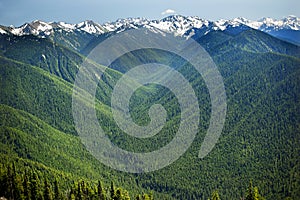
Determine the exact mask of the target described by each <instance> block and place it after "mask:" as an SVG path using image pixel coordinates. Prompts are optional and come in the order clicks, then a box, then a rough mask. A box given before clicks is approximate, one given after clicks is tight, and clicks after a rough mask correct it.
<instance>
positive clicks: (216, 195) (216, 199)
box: [211, 190, 220, 200]
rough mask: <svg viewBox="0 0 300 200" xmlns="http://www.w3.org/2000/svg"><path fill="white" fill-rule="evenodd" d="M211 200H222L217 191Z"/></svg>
mask: <svg viewBox="0 0 300 200" xmlns="http://www.w3.org/2000/svg"><path fill="white" fill-rule="evenodd" d="M211 200H220V196H219V193H218V191H217V190H215V191H214V192H213V193H212V197H211Z"/></svg>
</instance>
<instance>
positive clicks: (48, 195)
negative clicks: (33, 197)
mask: <svg viewBox="0 0 300 200" xmlns="http://www.w3.org/2000/svg"><path fill="white" fill-rule="evenodd" d="M52 199H53V198H52V191H51V186H50V184H49V182H48V180H47V179H45V181H44V200H52Z"/></svg>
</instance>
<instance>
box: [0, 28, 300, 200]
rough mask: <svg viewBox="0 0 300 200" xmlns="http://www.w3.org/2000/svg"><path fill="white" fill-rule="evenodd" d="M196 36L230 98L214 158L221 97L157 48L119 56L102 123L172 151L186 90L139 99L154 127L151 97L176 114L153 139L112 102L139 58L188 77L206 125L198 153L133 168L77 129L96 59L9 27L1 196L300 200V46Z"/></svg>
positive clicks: (3, 62) (128, 144) (3, 57)
mask: <svg viewBox="0 0 300 200" xmlns="http://www.w3.org/2000/svg"><path fill="white" fill-rule="evenodd" d="M61 37H63V36H61ZM68 39H70V38H68ZM75 39H76V37H75ZM102 40H103V38H93V40H91V41H90V43H87V42H82V43H81V44H82V45H86V48H83V47H82V46H80V48H81V49H85V50H84V54H85V55H86V54H87V52H89V51H90V49H91V48H92V47H94V46H96V44H98V43H99V42H100V41H102ZM196 40H197V42H199V43H200V44H201V45H202V46H203V47H204V48H205V49H206V50H207V51H208V53H209V54H210V55H211V56H212V58H213V60H214V62H215V63H216V65H217V67H218V70H219V71H220V73H221V75H222V77H223V79H224V84H225V90H226V95H227V116H226V121H225V126H224V129H223V132H222V135H221V137H220V138H219V141H218V143H217V144H216V146H215V147H214V149H213V151H211V153H210V154H209V155H208V156H206V157H205V158H203V159H199V158H198V151H199V148H200V146H201V143H202V141H203V138H204V136H205V134H206V131H207V128H208V125H209V118H210V112H211V109H210V106H211V102H210V98H209V93H208V89H207V87H206V86H205V83H204V81H203V79H202V77H201V75H200V74H199V73H197V71H196V70H195V69H193V67H192V66H191V65H190V64H188V63H185V61H184V60H183V59H182V58H181V57H179V56H176V55H173V54H170V53H169V52H165V51H162V50H157V49H146V50H145V49H144V50H137V51H134V52H130V53H128V54H125V55H123V56H121V57H120V58H119V59H118V60H116V61H115V62H113V63H112V65H111V66H109V68H108V69H107V70H106V71H105V74H104V75H103V77H102V78H101V80H100V82H99V84H98V89H97V93H96V98H97V100H96V102H95V107H96V111H97V117H98V119H99V124H100V125H101V126H102V127H103V129H104V131H105V132H106V134H107V136H108V137H109V138H110V139H111V140H112V141H113V143H114V144H115V145H118V146H119V147H121V148H123V149H126V150H128V151H134V152H150V151H153V150H155V149H158V148H161V147H162V146H164V145H166V144H167V143H169V142H170V141H171V140H172V138H173V137H174V134H175V131H176V130H177V129H178V121H179V120H180V108H179V104H178V100H177V99H176V97H175V95H174V94H173V93H172V92H171V91H170V90H168V89H167V88H165V87H162V86H160V85H156V84H148V85H145V86H143V87H140V88H139V89H138V90H137V91H136V92H135V93H134V95H133V96H132V98H131V100H130V109H131V116H132V118H133V120H134V122H136V123H137V124H140V125H146V124H148V123H149V121H150V118H149V116H148V110H149V108H150V107H151V105H153V104H161V105H163V106H164V108H165V109H166V110H167V116H168V117H167V123H166V125H165V126H164V128H163V129H162V131H161V132H160V133H159V134H157V135H155V136H154V137H152V138H146V139H141V138H133V137H130V136H128V135H127V134H126V133H124V132H123V131H122V130H121V129H120V128H119V127H118V126H117V124H116V122H115V121H114V120H113V117H112V111H111V109H110V104H111V101H110V99H111V94H112V90H113V88H114V86H115V84H116V82H117V81H118V79H119V78H120V77H121V76H122V75H123V74H124V73H126V72H127V71H128V70H130V69H131V68H133V67H134V66H136V65H137V64H139V63H151V62H159V63H162V64H166V65H170V66H171V67H173V68H174V69H176V70H177V71H179V72H180V73H181V74H182V75H183V76H184V77H185V78H186V79H187V80H188V81H189V83H190V84H191V86H192V87H193V89H194V91H195V94H196V96H197V98H198V102H200V103H199V106H200V107H199V109H200V124H199V130H198V134H197V136H196V138H195V140H194V142H193V143H192V145H191V147H190V148H189V149H188V151H187V152H186V153H185V154H183V155H182V156H181V157H180V158H179V159H178V160H177V161H175V162H174V163H172V164H171V165H169V166H167V167H165V168H163V169H160V170H158V171H154V172H150V173H144V174H130V173H125V172H119V171H116V170H114V169H111V168H109V167H107V166H105V165H104V164H102V163H101V162H100V161H98V160H97V159H96V158H94V157H93V156H92V155H91V154H90V152H88V151H87V150H86V148H85V146H84V145H83V144H82V143H81V141H80V138H79V137H78V133H77V132H76V129H75V126H74V121H73V116H72V92H73V83H74V79H75V76H76V73H77V72H78V69H79V67H80V65H81V63H82V62H83V60H84V59H85V56H84V55H83V54H81V53H80V52H76V51H74V50H70V49H69V48H70V47H69V46H68V45H65V46H63V43H61V44H57V43H56V42H55V40H51V39H45V38H39V37H36V36H32V35H29V36H14V35H9V34H8V35H4V34H3V35H2V34H0V80H1V81H0V88H1V90H0V91H1V95H0V165H1V170H0V184H1V186H0V187H1V192H0V196H4V197H6V198H8V199H45V200H46V199H129V198H130V199H205V200H207V199H241V198H245V199H297V198H298V197H299V196H300V174H299V172H300V163H299V153H300V143H299V141H300V101H299V99H300V59H299V56H300V47H299V46H296V45H293V44H290V43H287V42H283V41H281V40H279V39H276V38H274V37H272V36H270V35H267V34H265V33H262V32H259V31H256V30H252V29H249V30H245V31H242V32H240V33H238V34H230V33H225V32H222V31H215V32H210V33H209V34H207V35H205V36H203V37H200V38H197V39H196ZM95 65H96V66H97V67H99V68H102V67H103V66H101V65H98V64H95ZM83 100H84V98H83ZM86 104H87V105H88V104H89V102H86Z"/></svg>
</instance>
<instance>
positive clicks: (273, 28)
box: [0, 15, 300, 48]
mask: <svg viewBox="0 0 300 200" xmlns="http://www.w3.org/2000/svg"><path fill="white" fill-rule="evenodd" d="M141 27H145V28H148V29H150V30H152V31H155V32H160V31H161V32H167V33H173V34H174V35H176V36H184V37H192V36H194V35H195V34H199V33H200V32H201V36H202V35H206V34H207V33H209V32H210V31H217V30H221V31H236V32H237V33H238V32H240V31H242V30H245V29H250V28H252V29H255V30H260V31H263V32H266V33H268V34H270V35H272V36H275V37H278V38H281V39H283V40H286V41H289V42H292V43H295V44H298V45H299V44H300V34H299V30H300V18H298V17H296V16H292V15H291V16H288V17H286V18H283V19H281V20H275V19H272V18H263V19H261V20H259V21H252V20H248V19H246V18H243V17H239V18H235V19H232V20H223V19H222V20H218V21H215V22H213V21H209V20H205V19H201V18H199V17H185V16H181V15H173V16H169V17H166V18H163V19H161V20H149V19H146V18H127V19H118V20H117V21H115V22H107V23H104V24H99V23H96V22H93V21H92V20H87V21H83V22H81V23H78V24H70V23H66V22H49V23H47V22H43V21H40V20H36V21H33V22H31V23H25V24H23V25H22V26H20V27H14V26H9V27H4V26H1V27H0V33H2V34H13V35H18V36H22V35H30V34H32V35H37V36H40V37H49V38H51V37H55V35H58V34H59V33H62V32H65V33H68V34H79V33H81V34H90V35H93V36H97V35H102V34H105V33H106V34H107V33H110V32H114V33H118V32H122V31H124V30H128V29H132V28H135V29H137V28H141ZM198 37H199V35H198ZM75 48H76V47H75Z"/></svg>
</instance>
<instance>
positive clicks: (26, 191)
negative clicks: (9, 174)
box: [23, 172, 31, 200]
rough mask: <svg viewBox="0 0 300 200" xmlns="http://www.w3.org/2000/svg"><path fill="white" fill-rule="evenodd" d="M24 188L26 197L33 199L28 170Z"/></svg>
mask: <svg viewBox="0 0 300 200" xmlns="http://www.w3.org/2000/svg"><path fill="white" fill-rule="evenodd" d="M23 189H24V199H25V200H30V199H31V193H30V184H29V178H28V175H27V173H26V172H25V174H24V177H23Z"/></svg>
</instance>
